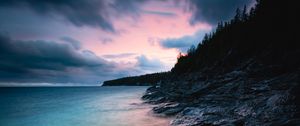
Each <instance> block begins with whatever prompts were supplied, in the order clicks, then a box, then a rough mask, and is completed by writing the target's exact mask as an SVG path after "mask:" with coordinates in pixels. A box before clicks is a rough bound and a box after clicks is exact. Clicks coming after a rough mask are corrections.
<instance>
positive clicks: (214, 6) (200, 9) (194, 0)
mask: <svg viewBox="0 0 300 126" xmlns="http://www.w3.org/2000/svg"><path fill="white" fill-rule="evenodd" d="M188 2H189V5H190V6H189V7H190V8H189V10H190V11H192V18H191V19H190V23H191V24H195V23H197V22H207V23H210V24H216V23H217V22H219V21H225V20H229V19H230V18H231V17H233V15H234V14H235V10H236V9H237V8H238V7H240V8H241V7H243V6H244V5H249V4H250V3H251V2H253V0H189V1H188Z"/></svg>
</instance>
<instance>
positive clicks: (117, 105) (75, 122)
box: [0, 87, 169, 126]
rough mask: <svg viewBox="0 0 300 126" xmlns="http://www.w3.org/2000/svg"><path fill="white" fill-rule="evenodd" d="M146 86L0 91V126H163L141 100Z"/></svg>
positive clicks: (165, 120) (162, 121)
mask: <svg viewBox="0 0 300 126" xmlns="http://www.w3.org/2000/svg"><path fill="white" fill-rule="evenodd" d="M146 88H147V87H31V88H29V87H22V88H21V87H14V88H0V126H164V125H168V124H169V120H168V119H166V118H161V117H155V116H153V115H152V114H151V111H150V108H151V106H150V105H146V104H142V101H141V100H140V97H141V96H142V94H143V93H144V91H145V90H146Z"/></svg>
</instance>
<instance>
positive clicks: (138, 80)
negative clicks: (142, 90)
mask: <svg viewBox="0 0 300 126" xmlns="http://www.w3.org/2000/svg"><path fill="white" fill-rule="evenodd" d="M169 74H170V72H161V73H153V74H145V75H141V76H132V77H124V78H119V79H115V80H108V81H104V82H103V85H102V86H153V85H156V84H157V83H159V82H161V81H162V80H163V79H167V76H168V75H169Z"/></svg>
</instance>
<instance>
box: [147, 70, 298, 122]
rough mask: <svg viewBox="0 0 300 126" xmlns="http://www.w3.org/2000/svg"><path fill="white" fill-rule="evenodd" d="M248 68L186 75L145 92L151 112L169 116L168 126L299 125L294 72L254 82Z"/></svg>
mask: <svg viewBox="0 0 300 126" xmlns="http://www.w3.org/2000/svg"><path fill="white" fill-rule="evenodd" d="M253 70H254V69H252V70H251V71H249V69H248V71H247V70H246V69H244V70H234V71H232V72H229V73H226V74H223V75H216V76H211V77H205V76H204V75H203V74H201V73H190V74H186V75H181V76H179V77H176V78H177V79H173V80H165V81H164V82H162V83H160V84H158V85H156V86H152V87H150V88H149V89H148V90H147V91H146V93H145V95H144V96H143V97H142V99H143V100H145V102H146V103H149V104H156V105H157V106H156V107H154V108H153V112H154V113H157V114H163V115H166V116H175V118H174V120H172V121H171V123H170V125H171V126H207V125H209V126H211V125H236V126H239V125H241V126H242V125H247V126H257V125H261V126H268V125H289V126H290V125H299V124H300V119H299V118H298V117H299V112H298V108H297V107H298V102H299V99H298V98H299V97H298V95H297V94H299V93H297V91H298V90H299V89H300V88H299V82H300V81H299V70H297V71H295V72H292V73H281V74H276V75H270V74H269V76H262V75H261V77H258V76H256V77H254V76H252V75H251V73H252V72H253Z"/></svg>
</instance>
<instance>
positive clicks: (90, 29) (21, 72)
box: [0, 0, 254, 85]
mask: <svg viewBox="0 0 300 126" xmlns="http://www.w3.org/2000/svg"><path fill="white" fill-rule="evenodd" d="M253 4H254V1H253V0H0V84H1V85H14V84H17V85H20V84H27V85H29V84H39V85H40V84H45V85H48V84H57V85H58V84H62V85H68V84H69V85H71V84H72V85H74V84H78V85H84V84H86V85H95V84H100V83H102V82H103V81H105V80H107V79H115V78H119V77H125V76H132V75H140V74H145V73H152V72H161V71H168V70H170V69H171V68H172V67H173V65H174V64H175V63H176V57H177V55H178V53H179V52H186V50H187V49H188V48H189V47H190V46H191V45H197V43H198V42H200V41H201V39H202V37H203V36H204V34H205V33H207V32H210V31H211V30H213V29H214V28H215V25H216V23H217V22H219V21H226V20H228V19H230V18H231V17H232V16H233V15H234V12H235V10H236V8H237V7H243V6H244V5H247V6H251V5H253Z"/></svg>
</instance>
